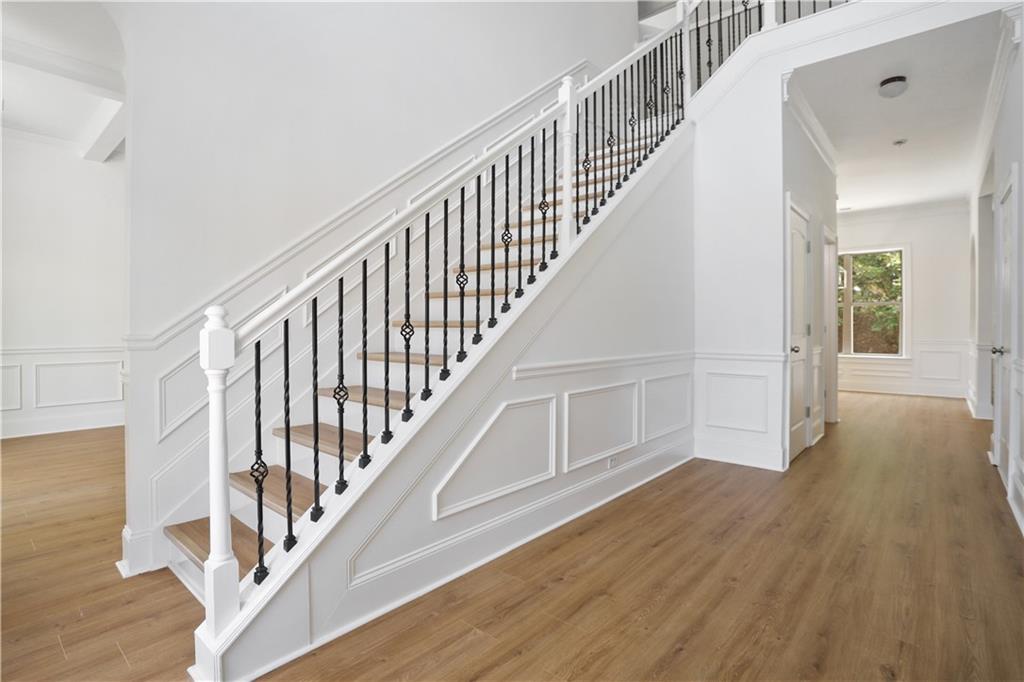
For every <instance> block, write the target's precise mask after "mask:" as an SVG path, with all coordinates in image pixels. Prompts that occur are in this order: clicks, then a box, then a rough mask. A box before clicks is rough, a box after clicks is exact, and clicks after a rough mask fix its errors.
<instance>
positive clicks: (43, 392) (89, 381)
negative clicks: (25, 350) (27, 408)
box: [33, 360, 124, 408]
mask: <svg viewBox="0 0 1024 682" xmlns="http://www.w3.org/2000/svg"><path fill="white" fill-rule="evenodd" d="M122 366H123V361H121V360H63V361H54V362H38V363H36V364H35V365H34V366H33V374H34V377H35V399H34V402H33V406H34V407H37V408H39V407H68V406H74V405H95V404H97V403H113V402H120V401H121V400H123V399H124V391H123V386H122V384H121V368H122ZM100 367H104V368H109V370H112V377H107V379H110V384H109V386H107V387H106V388H113V390H112V391H111V392H110V393H102V392H98V393H95V394H93V395H90V394H89V392H88V390H89V389H94V388H101V387H100V386H98V384H99V383H100V382H99V381H97V380H98V379H102V374H103V373H101V372H91V373H90V372H88V371H82V368H100ZM47 374H50V375H55V376H52V378H51V380H50V381H49V382H48V381H47V379H46V376H45V375H47ZM75 374H77V375H78V376H77V377H76V376H74V375H75ZM61 391H64V392H67V391H71V392H72V395H70V396H69V395H67V394H65V397H60V395H61V393H60V392H61ZM48 393H50V394H53V395H54V397H48V396H47V394H48ZM44 396H47V397H44Z"/></svg>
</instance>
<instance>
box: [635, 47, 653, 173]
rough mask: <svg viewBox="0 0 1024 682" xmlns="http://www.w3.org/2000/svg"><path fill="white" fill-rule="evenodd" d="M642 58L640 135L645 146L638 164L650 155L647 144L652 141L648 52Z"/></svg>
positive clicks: (641, 163)
mask: <svg viewBox="0 0 1024 682" xmlns="http://www.w3.org/2000/svg"><path fill="white" fill-rule="evenodd" d="M640 59H641V60H642V64H643V70H642V71H643V72H642V73H641V74H640V86H641V87H642V88H643V107H644V110H643V119H642V120H641V128H640V137H641V139H642V142H643V144H642V146H643V148H644V153H643V154H642V155H641V157H640V163H638V164H637V165H638V166H641V165H643V162H644V161H646V160H647V157H648V151H647V146H648V142H649V141H650V140H649V137H648V136H649V133H648V129H649V126H650V119H651V102H650V100H648V98H647V86H648V84H647V55H646V54H645V55H643V56H642V57H641V58H640Z"/></svg>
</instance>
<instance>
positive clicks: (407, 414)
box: [385, 227, 429, 422]
mask: <svg viewBox="0 0 1024 682" xmlns="http://www.w3.org/2000/svg"><path fill="white" fill-rule="evenodd" d="M411 232H412V227H406V228H405V322H403V323H402V338H403V339H405V409H404V410H402V421H404V422H407V421H409V420H410V419H412V405H411V404H410V403H411V402H412V379H411V378H410V377H411V374H412V337H413V335H414V334H415V333H416V329H415V327H413V326H412V322H411V321H410V315H409V313H410V308H411V307H412V306H411V304H410V301H409V299H410V289H411V288H412V284H411V282H410V279H409V275H410V262H411V259H410V253H409V252H410V250H411V249H410V233H411ZM386 328H387V327H386V326H385V329H386ZM423 333H424V334H428V333H429V330H426V329H424V330H423Z"/></svg>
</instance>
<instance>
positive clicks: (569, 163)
mask: <svg viewBox="0 0 1024 682" xmlns="http://www.w3.org/2000/svg"><path fill="white" fill-rule="evenodd" d="M558 102H559V104H561V105H563V107H564V110H565V125H564V126H562V224H561V225H560V226H559V231H560V232H561V233H562V244H563V245H564V246H565V247H568V246H569V245H570V244H572V243H573V241H575V239H576V196H575V194H573V171H574V170H575V169H576V84H575V82H573V78H572V76H566V77H565V78H563V79H562V87H561V88H559V90H558Z"/></svg>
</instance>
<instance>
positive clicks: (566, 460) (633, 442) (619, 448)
mask: <svg viewBox="0 0 1024 682" xmlns="http://www.w3.org/2000/svg"><path fill="white" fill-rule="evenodd" d="M624 387H632V388H633V408H632V414H631V419H632V426H633V431H632V436H631V437H630V439H629V442H627V443H621V444H619V445H614V446H612V447H610V448H607V449H605V450H602V451H601V452H597V453H594V454H592V455H587V456H586V457H584V458H582V459H580V460H578V461H575V462H572V461H571V459H572V458H571V457H570V451H569V439H570V436H571V435H572V434H570V433H569V415H570V413H571V405H572V399H573V398H575V397H577V396H582V395H591V394H594V393H607V392H610V391H612V390H613V389H616V388H624ZM563 400H564V402H563V405H564V409H563V411H562V412H563V420H564V425H563V428H562V471H563V472H565V473H569V472H571V471H575V470H577V469H580V468H582V467H585V466H587V465H588V464H593V463H594V462H599V461H601V460H602V459H606V458H608V457H611V456H613V455H617V454H618V453H620V452H625V451H626V450H629V449H630V448H634V447H636V446H637V445H638V438H637V433H638V429H637V421H638V420H639V415H640V412H639V382H638V381H636V380H633V381H622V382H618V383H614V384H605V385H602V386H593V387H590V388H584V389H579V390H575V391H566V392H565V396H564V398H563Z"/></svg>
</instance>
